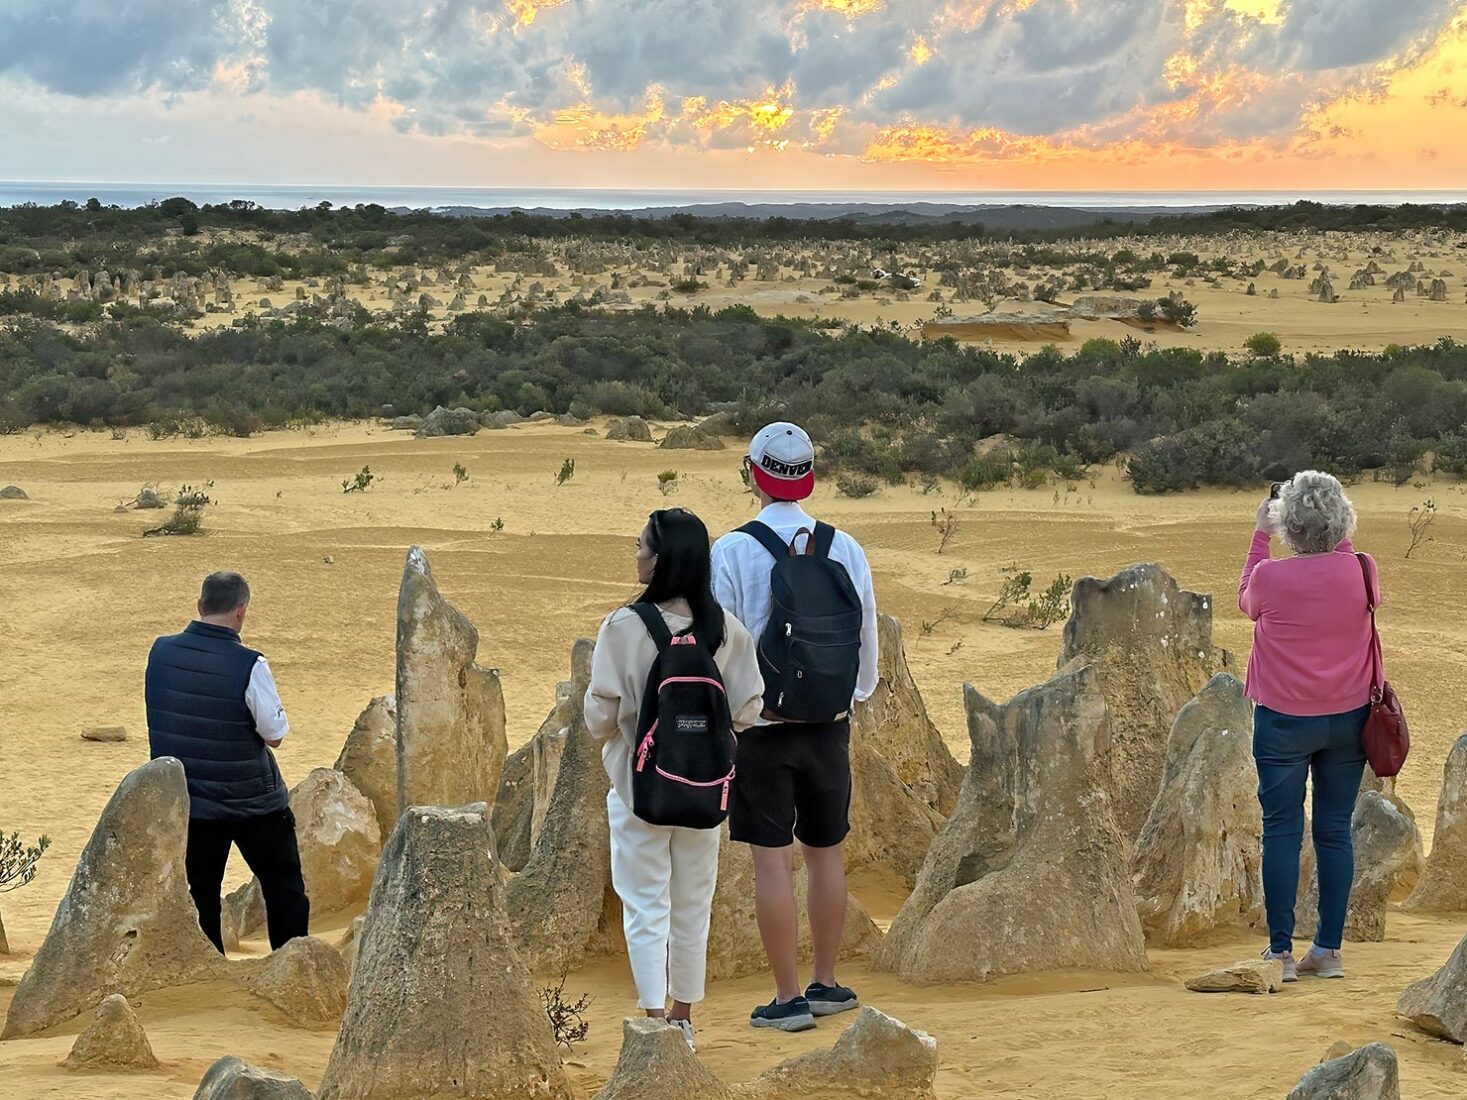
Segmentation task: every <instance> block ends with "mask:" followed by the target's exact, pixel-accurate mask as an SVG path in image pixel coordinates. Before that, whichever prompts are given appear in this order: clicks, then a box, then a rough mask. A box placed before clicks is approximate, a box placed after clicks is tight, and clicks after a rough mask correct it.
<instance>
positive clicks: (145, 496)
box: [132, 489, 168, 508]
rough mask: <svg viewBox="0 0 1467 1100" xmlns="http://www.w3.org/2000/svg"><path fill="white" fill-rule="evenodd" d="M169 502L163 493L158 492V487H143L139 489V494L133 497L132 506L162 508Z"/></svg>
mask: <svg viewBox="0 0 1467 1100" xmlns="http://www.w3.org/2000/svg"><path fill="white" fill-rule="evenodd" d="M167 503H168V502H167V501H165V500H164V499H163V494H161V493H160V492H158V490H157V489H142V490H139V492H138V495H137V496H135V497H134V498H133V501H132V506H133V507H134V508H162V507H165V506H166V505H167Z"/></svg>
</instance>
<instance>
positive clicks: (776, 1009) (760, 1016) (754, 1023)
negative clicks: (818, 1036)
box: [749, 997, 815, 1031]
mask: <svg viewBox="0 0 1467 1100" xmlns="http://www.w3.org/2000/svg"><path fill="white" fill-rule="evenodd" d="M749 1026H750V1027H775V1028H778V1029H779V1030H780V1031H809V1030H810V1029H811V1028H812V1027H814V1026H815V1017H814V1016H813V1015H812V1014H811V1012H810V1002H809V1001H807V1000H805V998H804V997H796V998H795V999H794V1000H792V1001H786V1002H785V1003H784V1004H780V1003H779V999H778V998H775V999H774V1000H772V1001H770V1002H769V1003H768V1004H767V1005H760V1006H759V1007H758V1008H756V1009H754V1011H753V1012H752V1013H751V1014H750V1015H749Z"/></svg>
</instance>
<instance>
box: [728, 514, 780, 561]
mask: <svg viewBox="0 0 1467 1100" xmlns="http://www.w3.org/2000/svg"><path fill="white" fill-rule="evenodd" d="M738 530H739V532H740V533H741V534H745V535H748V536H749V537H750V538H752V539H754V540H755V541H756V542H757V543H758V544H759V545H760V546H762V547H764V549H766V550H768V551H769V553H770V555H771V556H772V557H773V558H774V560H775V561H779V559H780V558H787V557H789V556H790V548H789V547H788V546H786V545H785V543H784V540H783V539H781V538H780V537H779V536H778V535H776V534H775V533H774V529H773V528H772V527H770V526H769V524H767V523H760V522H759V521H758V520H757V519H755V520H750V521H749V522H748V523H746V524H744V525H743V526H742V527H740V528H738Z"/></svg>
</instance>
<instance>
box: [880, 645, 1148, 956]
mask: <svg viewBox="0 0 1467 1100" xmlns="http://www.w3.org/2000/svg"><path fill="white" fill-rule="evenodd" d="M964 701H965V704H966V708H967V712H968V734H969V737H970V738H971V740H972V746H973V748H972V757H971V763H970V765H969V767H968V774H967V777H966V778H965V779H964V781H963V787H962V790H961V791H960V792H959V794H958V802H957V805H956V807H955V808H954V810H953V812H952V814H951V816H949V818H948V819H947V822H946V824H945V825H944V826H943V829H942V832H941V833H939V834H938V836H937V839H936V840H935V841H934V842H933V845H932V847H931V849H930V850H929V851H928V853H927V858H926V862H924V863H923V865H922V871H921V873H920V874H919V875H918V878H917V885H916V888H915V889H914V890H913V892H912V895H911V896H910V897H909V898H908V899H907V902H906V904H905V905H903V906H902V909H901V912H899V913H898V914H897V917H896V920H895V921H894V922H893V924H892V926H891V930H890V932H889V933H888V934H887V937H886V940H885V942H884V944H883V945H882V949H881V952H880V954H879V956H878V961H879V963H880V965H882V966H883V967H885V968H886V969H889V970H892V971H894V972H895V973H897V974H898V975H900V976H901V977H902V978H904V979H906V980H908V981H915V982H951V981H964V980H976V981H987V980H990V979H993V978H997V977H1002V976H1003V975H1006V974H1015V973H1026V972H1030V971H1038V970H1053V969H1059V968H1063V967H1081V968H1085V969H1092V970H1115V971H1140V970H1145V969H1146V953H1145V944H1144V940H1143V938H1142V933H1141V924H1140V921H1139V920H1138V919H1137V916H1136V899H1135V894H1134V893H1133V891H1132V888H1131V880H1130V873H1129V868H1128V866H1127V846H1126V843H1125V840H1124V838H1123V837H1122V836H1121V834H1120V831H1119V830H1118V828H1117V827H1116V822H1115V818H1114V816H1113V814H1112V812H1111V808H1110V800H1109V797H1108V796H1107V794H1106V793H1105V791H1104V790H1103V789H1102V788H1101V787H1100V785H1099V782H1098V779H1097V777H1098V776H1100V775H1102V774H1103V773H1102V770H1101V769H1102V764H1103V762H1104V760H1105V758H1106V750H1107V747H1108V745H1109V735H1110V723H1109V720H1108V716H1107V713H1106V705H1105V697H1104V695H1102V694H1101V677H1100V674H1099V673H1098V672H1097V670H1095V669H1093V668H1090V667H1083V666H1082V667H1078V668H1073V669H1070V670H1067V671H1064V672H1061V673H1059V674H1057V675H1056V676H1055V677H1054V678H1053V679H1051V680H1049V681H1048V682H1047V683H1045V684H1042V685H1040V686H1039V687H1035V688H1031V689H1029V690H1028V691H1024V692H1021V693H1020V694H1019V695H1017V696H1015V697H1014V698H1013V699H1012V700H1010V701H1009V702H1008V703H1006V704H1003V705H999V704H996V703H992V702H990V701H989V700H987V699H985V698H984V697H983V696H982V695H980V694H979V693H978V691H977V690H976V689H975V688H973V686H972V685H966V686H965V688H964Z"/></svg>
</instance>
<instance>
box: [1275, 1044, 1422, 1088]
mask: <svg viewBox="0 0 1467 1100" xmlns="http://www.w3.org/2000/svg"><path fill="white" fill-rule="evenodd" d="M1288 1100H1401V1077H1400V1071H1399V1069H1398V1067H1397V1065H1396V1052H1395V1051H1394V1050H1393V1049H1392V1048H1390V1047H1389V1046H1387V1045H1386V1044H1385V1043H1370V1044H1369V1045H1367V1046H1363V1047H1361V1048H1360V1049H1359V1050H1357V1051H1354V1052H1352V1053H1350V1054H1346V1055H1345V1056H1343V1057H1341V1058H1333V1059H1330V1060H1329V1061H1325V1062H1321V1063H1320V1064H1319V1065H1317V1066H1315V1067H1314V1068H1313V1069H1311V1070H1310V1071H1309V1072H1308V1073H1306V1074H1305V1075H1304V1076H1303V1077H1301V1078H1300V1079H1299V1083H1298V1084H1297V1085H1295V1086H1294V1087H1293V1089H1292V1090H1291V1091H1290V1092H1289V1095H1288Z"/></svg>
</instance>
